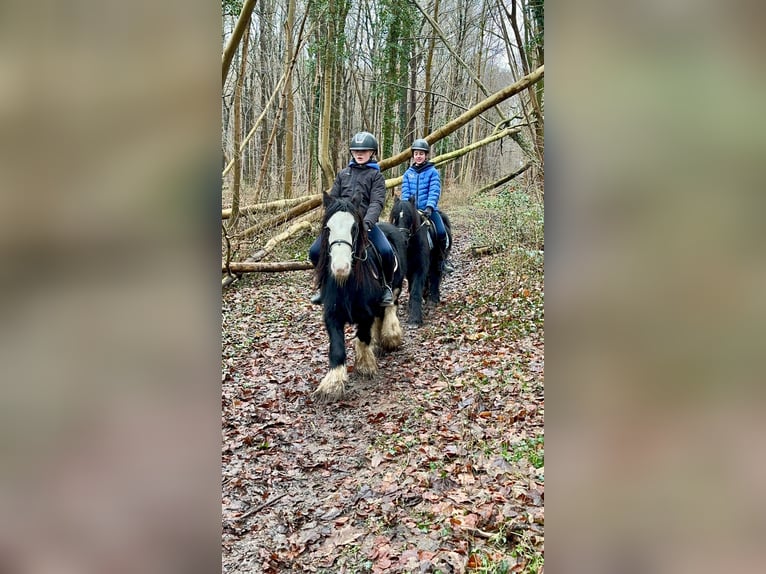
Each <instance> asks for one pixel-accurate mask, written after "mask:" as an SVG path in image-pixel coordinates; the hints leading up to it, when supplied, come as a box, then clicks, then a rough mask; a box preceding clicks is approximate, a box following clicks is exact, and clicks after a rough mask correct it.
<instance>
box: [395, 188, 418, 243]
mask: <svg viewBox="0 0 766 574" xmlns="http://www.w3.org/2000/svg"><path fill="white" fill-rule="evenodd" d="M388 219H389V221H390V222H391V223H393V224H394V225H395V226H396V227H398V228H399V230H400V231H401V232H402V233H404V236H405V237H406V238H408V239H409V238H410V237H411V236H412V235H413V234H414V233H417V230H418V228H419V227H420V213H418V210H417V208H416V207H415V198H414V197H411V198H410V199H409V200H408V201H402V200H401V199H397V200H396V201H395V202H394V206H393V207H392V208H391V214H390V215H389V218H388Z"/></svg>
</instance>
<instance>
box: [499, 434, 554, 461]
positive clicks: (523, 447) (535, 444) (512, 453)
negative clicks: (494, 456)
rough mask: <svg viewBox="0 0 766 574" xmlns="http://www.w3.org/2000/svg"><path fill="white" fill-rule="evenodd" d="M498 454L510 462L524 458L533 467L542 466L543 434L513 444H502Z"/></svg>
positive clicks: (543, 451)
mask: <svg viewBox="0 0 766 574" xmlns="http://www.w3.org/2000/svg"><path fill="white" fill-rule="evenodd" d="M500 455H501V456H502V457H503V458H504V459H505V460H508V461H512V462H518V461H520V460H521V459H523V458H524V459H526V460H528V461H529V463H530V464H531V465H532V466H534V467H535V468H542V467H543V466H545V436H544V435H540V436H536V437H534V438H527V439H524V441H522V442H521V443H519V444H517V445H514V446H508V445H504V448H503V449H502V450H501V452H500Z"/></svg>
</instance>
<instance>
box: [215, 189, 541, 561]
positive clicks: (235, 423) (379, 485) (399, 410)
mask: <svg viewBox="0 0 766 574" xmlns="http://www.w3.org/2000/svg"><path fill="white" fill-rule="evenodd" d="M445 211H447V213H448V214H449V215H450V217H451V219H452V224H453V232H454V236H455V243H454V246H453V251H452V255H451V257H450V260H451V262H452V263H453V265H454V267H455V271H454V272H453V273H451V274H449V275H447V276H446V278H445V281H444V284H443V288H442V303H441V304H440V305H439V306H437V307H435V308H432V309H430V310H429V311H428V313H427V314H426V316H425V324H424V325H423V326H422V327H420V328H415V327H413V326H410V325H408V324H407V323H406V317H407V299H408V295H407V293H406V289H405V293H404V294H403V295H402V297H401V303H402V305H401V306H400V308H399V312H398V315H399V319H400V321H401V322H402V327H403V329H404V333H405V337H404V344H403V345H402V347H401V348H400V349H398V350H396V351H394V352H393V353H390V354H387V355H383V356H381V357H380V358H379V361H378V366H379V373H378V375H377V376H376V377H375V378H374V379H370V380H368V379H362V378H361V377H358V376H357V375H355V374H354V373H353V372H352V373H351V374H350V389H351V390H350V393H349V395H348V396H347V397H346V398H345V399H344V400H342V401H341V402H337V403H334V404H330V405H321V404H316V403H315V402H314V401H313V400H312V398H311V396H310V395H311V393H312V391H313V390H314V389H315V388H316V386H317V384H318V383H319V381H320V380H321V378H322V377H323V376H324V374H325V373H326V371H327V360H328V359H327V347H328V339H327V335H326V333H325V330H324V326H323V323H322V311H321V308H320V307H319V306H314V305H311V304H310V303H309V300H308V299H309V296H310V295H311V293H312V292H313V289H312V281H311V275H310V272H309V271H302V272H292V273H281V274H260V275H250V276H247V277H246V278H245V279H243V280H241V281H240V282H238V283H236V284H235V285H234V286H233V287H232V288H230V289H229V290H227V291H226V292H224V294H223V325H222V330H223V349H222V435H223V453H222V520H223V540H222V545H223V548H222V553H223V566H222V571H223V572H224V573H232V572H263V573H278V572H319V573H361V572H371V573H398V572H407V573H410V572H418V573H421V572H434V573H436V572H441V573H445V574H446V573H449V572H477V573H479V572H481V573H484V574H497V573H503V572H538V573H539V572H542V571H543V563H544V558H543V556H544V537H543V530H544V528H543V525H544V508H543V507H544V480H545V479H544V430H543V415H544V393H543V378H544V376H543V375H544V360H543V356H544V337H543V280H542V261H541V259H542V252H539V256H540V257H539V259H540V261H539V262H538V263H537V268H536V269H535V270H533V271H530V268H529V267H524V266H521V267H519V268H516V269H514V268H513V267H514V258H513V257H510V256H509V255H508V252H507V251H504V252H500V253H497V254H495V255H489V256H485V257H480V258H475V257H472V256H471V254H470V247H471V246H472V245H477V244H480V243H482V242H483V241H485V238H486V237H488V236H490V237H491V236H492V234H493V230H492V229H488V228H487V226H489V225H490V222H492V221H495V222H496V221H497V219H496V218H494V217H493V216H492V214H491V213H488V211H487V210H486V209H483V208H482V209H477V208H476V207H475V206H473V207H469V204H468V203H466V204H465V205H456V206H449V207H447V208H445ZM352 337H353V330H352V329H351V328H349V329H348V330H347V335H346V342H347V352H348V356H349V363H350V364H351V365H353V357H354V351H353V344H352Z"/></svg>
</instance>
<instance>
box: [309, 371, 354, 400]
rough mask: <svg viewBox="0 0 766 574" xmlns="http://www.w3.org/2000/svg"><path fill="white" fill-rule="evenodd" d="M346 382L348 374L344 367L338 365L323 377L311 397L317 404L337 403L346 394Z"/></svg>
mask: <svg viewBox="0 0 766 574" xmlns="http://www.w3.org/2000/svg"><path fill="white" fill-rule="evenodd" d="M347 381H348V374H347V373H346V366H345V365H339V366H337V367H335V368H334V369H331V370H330V371H329V372H328V373H327V374H326V375H325V376H324V378H323V379H322V382H321V383H319V386H318V387H317V388H316V390H315V391H314V392H313V393H311V396H312V397H313V398H314V400H316V401H317V402H318V403H332V402H335V401H339V400H340V399H342V398H343V397H344V396H345V394H346V382H347Z"/></svg>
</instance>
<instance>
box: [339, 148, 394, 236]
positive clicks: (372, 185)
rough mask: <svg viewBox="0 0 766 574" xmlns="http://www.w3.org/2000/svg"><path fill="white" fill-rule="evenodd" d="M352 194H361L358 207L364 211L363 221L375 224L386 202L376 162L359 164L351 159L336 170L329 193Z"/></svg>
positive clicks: (382, 181) (383, 181) (381, 177)
mask: <svg viewBox="0 0 766 574" xmlns="http://www.w3.org/2000/svg"><path fill="white" fill-rule="evenodd" d="M354 194H359V195H360V196H361V199H362V200H361V203H360V208H361V210H362V213H364V222H365V223H369V224H370V226H372V225H375V224H376V223H377V222H378V218H379V217H380V212H381V211H382V210H383V204H384V203H385V202H386V180H385V179H383V176H382V175H381V173H380V168H379V167H378V164H377V163H375V162H374V161H368V162H367V163H365V164H363V165H359V164H358V163H356V162H355V161H352V162H351V163H349V164H348V167H344V168H343V169H342V170H340V172H338V176H337V177H336V178H335V183H334V184H333V186H332V189H331V190H330V195H332V196H333V197H344V198H347V199H351V198H353V196H354Z"/></svg>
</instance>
